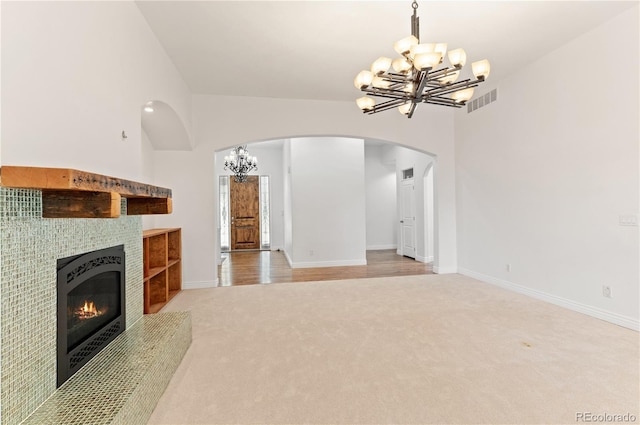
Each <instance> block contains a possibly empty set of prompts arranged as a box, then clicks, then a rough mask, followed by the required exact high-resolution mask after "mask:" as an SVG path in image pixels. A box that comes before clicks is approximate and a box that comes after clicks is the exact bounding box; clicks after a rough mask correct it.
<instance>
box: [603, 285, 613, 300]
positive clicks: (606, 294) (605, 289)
mask: <svg viewBox="0 0 640 425" xmlns="http://www.w3.org/2000/svg"><path fill="white" fill-rule="evenodd" d="M602 296H603V297H605V298H611V287H610V286H607V285H603V286H602Z"/></svg>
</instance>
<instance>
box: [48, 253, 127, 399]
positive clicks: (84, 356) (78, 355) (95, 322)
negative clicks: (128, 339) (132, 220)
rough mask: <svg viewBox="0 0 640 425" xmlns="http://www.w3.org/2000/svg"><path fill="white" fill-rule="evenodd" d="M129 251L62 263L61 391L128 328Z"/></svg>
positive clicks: (60, 292) (74, 259) (60, 308)
mask: <svg viewBox="0 0 640 425" xmlns="http://www.w3.org/2000/svg"><path fill="white" fill-rule="evenodd" d="M124 270H125V256H124V246H123V245H119V246H115V247H111V248H106V249H101V250H98V251H92V252H89V253H86V254H81V255H78V256H74V257H68V258H64V259H60V260H58V386H60V385H62V383H63V382H64V381H66V380H67V379H69V377H71V375H73V374H74V373H75V372H76V371H77V370H78V369H80V368H81V367H82V366H83V365H84V364H85V363H86V362H88V361H89V360H90V359H91V358H92V357H93V356H95V355H96V354H97V353H98V352H99V351H100V350H102V349H103V348H104V347H106V345H107V344H108V343H109V342H111V341H112V340H113V339H114V338H115V337H116V336H117V335H118V334H120V333H121V332H122V331H124V328H125V300H124V296H125V290H124V282H125V279H124Z"/></svg>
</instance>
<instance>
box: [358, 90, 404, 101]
mask: <svg viewBox="0 0 640 425" xmlns="http://www.w3.org/2000/svg"><path fill="white" fill-rule="evenodd" d="M363 91H364V92H365V93H367V94H369V95H371V96H376V97H386V98H389V99H407V100H409V99H411V96H410V94H409V93H407V92H403V91H401V90H396V91H393V92H386V91H385V92H381V91H367V90H363Z"/></svg>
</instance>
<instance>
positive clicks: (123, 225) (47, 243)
mask: <svg viewBox="0 0 640 425" xmlns="http://www.w3.org/2000/svg"><path fill="white" fill-rule="evenodd" d="M41 199H42V196H41V192H40V191H38V190H28V189H10V188H2V187H0V231H1V233H0V235H1V236H0V313H1V314H0V317H1V319H0V320H1V325H0V342H1V351H0V374H1V380H0V424H2V425H10V424H18V423H20V422H21V421H22V420H24V419H25V418H26V417H27V416H28V415H29V414H31V413H32V412H33V411H34V410H35V409H36V408H38V406H39V405H40V404H42V403H43V402H44V401H45V400H46V399H47V398H48V397H50V396H51V395H52V394H53V393H54V392H55V391H56V265H57V263H56V262H57V260H58V259H59V258H64V257H69V256H72V255H77V254H81V253H84V252H89V251H93V250H96V249H101V248H107V247H110V246H114V245H120V244H124V247H125V252H126V275H125V277H126V282H125V285H126V289H125V290H126V312H127V316H126V324H127V328H129V327H130V326H131V325H132V324H133V323H134V322H136V321H137V320H138V319H140V318H141V317H142V315H143V314H142V309H143V305H142V300H143V296H142V292H143V277H142V273H143V271H142V221H141V218H140V217H139V216H127V215H126V211H124V210H126V204H125V200H124V199H123V204H122V209H123V213H122V215H121V217H120V218H117V219H43V218H42V201H41Z"/></svg>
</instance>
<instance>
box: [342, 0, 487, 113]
mask: <svg viewBox="0 0 640 425" xmlns="http://www.w3.org/2000/svg"><path fill="white" fill-rule="evenodd" d="M411 6H412V7H413V16H412V17H411V35H410V36H408V37H405V38H403V39H402V40H400V41H398V42H396V43H395V44H394V46H393V47H394V49H395V51H396V52H398V54H400V56H401V57H399V58H396V59H394V60H391V59H390V58H387V57H384V56H383V57H380V58H378V59H376V61H375V62H373V64H372V65H371V71H361V72H360V73H359V74H358V75H357V76H356V78H355V80H354V84H355V86H356V88H357V89H359V90H362V91H363V92H365V93H366V94H368V95H369V96H374V97H382V98H385V99H386V100H385V101H384V102H382V103H379V104H376V102H375V100H374V99H373V98H372V97H368V96H364V97H361V98H359V99H357V100H356V103H357V104H358V107H359V108H360V109H362V112H364V113H365V114H375V113H376V112H382V111H386V110H387V109H391V108H396V107H397V108H398V110H399V111H400V113H402V114H404V115H406V116H407V117H408V118H411V117H412V116H413V112H414V111H415V109H416V105H417V104H418V103H421V102H422V103H432V104H435V105H442V106H451V107H454V108H460V107H462V106H463V105H465V104H466V102H467V101H468V100H469V99H471V97H472V96H473V89H474V87H476V86H478V84H480V83H481V82H483V81H485V80H486V79H487V77H488V76H489V71H490V65H489V61H488V60H486V59H484V60H481V61H478V62H474V63H472V64H471V67H472V71H473V75H474V77H475V79H474V80H471V79H466V80H462V81H457V82H456V80H457V79H458V76H459V75H460V70H461V69H462V67H463V66H464V65H465V63H466V61H467V54H466V52H465V51H464V50H463V49H455V50H451V51H449V53H448V57H449V63H450V66H445V67H443V68H439V66H440V64H442V60H443V58H444V55H445V53H447V43H425V44H420V18H418V15H417V11H418V3H417V2H416V1H415V0H414V1H413V3H412V5H411ZM390 68H393V71H394V72H390Z"/></svg>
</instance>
